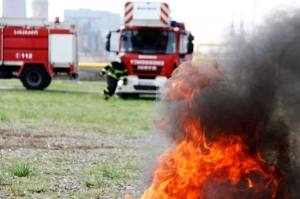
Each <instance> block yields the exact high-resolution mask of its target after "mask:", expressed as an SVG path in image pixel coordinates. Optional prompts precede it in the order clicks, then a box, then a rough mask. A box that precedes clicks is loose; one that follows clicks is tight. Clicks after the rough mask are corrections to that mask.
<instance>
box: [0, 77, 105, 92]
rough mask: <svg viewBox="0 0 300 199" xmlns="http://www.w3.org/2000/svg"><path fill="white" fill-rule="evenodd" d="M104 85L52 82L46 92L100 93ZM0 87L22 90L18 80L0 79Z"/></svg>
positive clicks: (103, 83) (84, 82) (83, 82)
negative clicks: (54, 90) (55, 90)
mask: <svg viewBox="0 0 300 199" xmlns="http://www.w3.org/2000/svg"><path fill="white" fill-rule="evenodd" d="M105 85H106V82H100V81H99V82H87V81H78V80H59V79H54V80H52V82H51V84H50V85H49V86H48V88H47V89H46V90H52V89H58V90H84V91H101V90H102V89H103V88H104V87H105ZM0 86H6V87H14V88H24V86H23V84H22V83H21V81H20V80H18V79H0Z"/></svg>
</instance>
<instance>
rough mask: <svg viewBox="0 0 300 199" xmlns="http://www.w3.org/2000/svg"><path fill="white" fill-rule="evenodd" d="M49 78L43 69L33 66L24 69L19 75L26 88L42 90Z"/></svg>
mask: <svg viewBox="0 0 300 199" xmlns="http://www.w3.org/2000/svg"><path fill="white" fill-rule="evenodd" d="M49 78H50V77H49V75H48V74H47V72H46V71H45V69H43V68H41V67H36V66H33V67H29V68H26V69H25V70H24V72H23V73H22V75H21V82H22V83H23V85H24V86H25V87H26V88H27V89H31V90H42V89H44V88H45V87H47V86H48V85H49V84H50V82H51V80H50V81H49ZM47 84H48V85H47Z"/></svg>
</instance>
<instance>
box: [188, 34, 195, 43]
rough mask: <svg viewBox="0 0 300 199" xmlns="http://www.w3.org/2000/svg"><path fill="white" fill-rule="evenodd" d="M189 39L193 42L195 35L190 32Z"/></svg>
mask: <svg viewBox="0 0 300 199" xmlns="http://www.w3.org/2000/svg"><path fill="white" fill-rule="evenodd" d="M188 40H189V42H192V41H194V36H193V35H192V34H189V36H188Z"/></svg>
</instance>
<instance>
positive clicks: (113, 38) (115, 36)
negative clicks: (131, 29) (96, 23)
mask: <svg viewBox="0 0 300 199" xmlns="http://www.w3.org/2000/svg"><path fill="white" fill-rule="evenodd" d="M119 40H120V31H119V30H117V31H109V33H108V35H107V36H106V44H105V49H106V50H107V51H109V52H118V48H119Z"/></svg>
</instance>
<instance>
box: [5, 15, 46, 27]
mask: <svg viewBox="0 0 300 199" xmlns="http://www.w3.org/2000/svg"><path fill="white" fill-rule="evenodd" d="M47 23H48V22H46V19H45V18H21V17H1V18H0V26H34V27H43V26H45V25H47Z"/></svg>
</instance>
